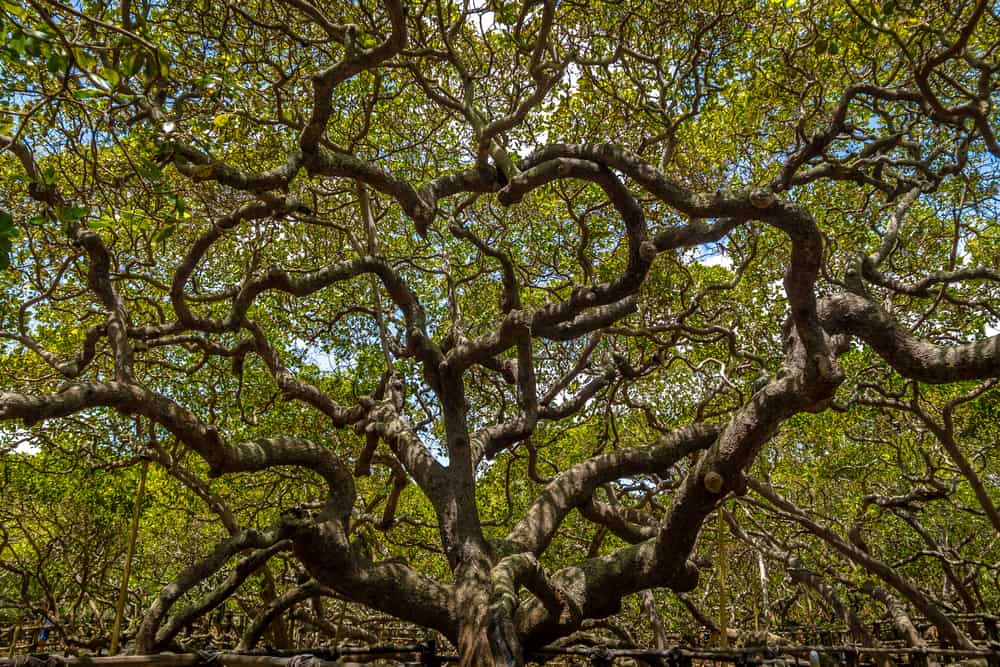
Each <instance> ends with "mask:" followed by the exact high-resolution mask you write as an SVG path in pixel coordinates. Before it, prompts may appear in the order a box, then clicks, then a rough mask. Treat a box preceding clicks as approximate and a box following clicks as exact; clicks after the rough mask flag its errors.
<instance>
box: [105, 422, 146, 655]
mask: <svg viewBox="0 0 1000 667" xmlns="http://www.w3.org/2000/svg"><path fill="white" fill-rule="evenodd" d="M136 429H137V430H138V425H137V426H136ZM148 470H149V461H143V462H142V471H141V472H140V473H139V489H138V490H137V491H136V492H135V511H134V512H133V513H132V529H131V532H130V533H129V537H128V551H127V552H126V554H125V571H124V572H123V573H122V588H121V592H119V594H118V604H117V606H116V607H115V623H114V625H113V626H112V628H111V650H110V654H111V655H115V654H116V653H118V641H119V635H121V631H122V616H123V615H124V613H125V598H126V597H128V580H129V578H130V577H131V576H132V556H133V555H135V542H136V539H137V538H138V537H139V513H140V512H141V511H142V497H143V495H144V494H145V493H146V472H147V471H148Z"/></svg>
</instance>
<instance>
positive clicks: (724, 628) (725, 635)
mask: <svg viewBox="0 0 1000 667" xmlns="http://www.w3.org/2000/svg"><path fill="white" fill-rule="evenodd" d="M716 518H717V519H718V523H717V524H716V530H717V531H718V534H717V535H716V536H717V537H718V538H719V544H718V548H719V551H718V561H719V634H720V635H721V638H722V648H729V619H728V618H727V617H728V615H729V614H728V607H729V594H728V593H729V591H728V590H727V589H726V576H727V575H726V571H727V570H728V569H729V567H728V565H729V563H728V559H729V554H728V553H726V520H725V519H724V518H723V516H722V508H721V507H720V508H719V510H718V512H717V514H716Z"/></svg>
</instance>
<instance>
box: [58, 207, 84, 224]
mask: <svg viewBox="0 0 1000 667" xmlns="http://www.w3.org/2000/svg"><path fill="white" fill-rule="evenodd" d="M88 213H90V209H89V208H85V207H83V206H60V207H59V208H58V209H56V215H58V217H59V219H60V220H62V221H63V222H78V221H80V220H83V218H84V217H85V216H86V215H87V214H88Z"/></svg>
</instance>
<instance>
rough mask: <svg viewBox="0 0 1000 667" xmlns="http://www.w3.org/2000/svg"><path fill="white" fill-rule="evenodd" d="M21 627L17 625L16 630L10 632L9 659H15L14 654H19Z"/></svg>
mask: <svg viewBox="0 0 1000 667" xmlns="http://www.w3.org/2000/svg"><path fill="white" fill-rule="evenodd" d="M20 634H21V625H20V624H17V625H15V626H14V629H13V630H11V631H10V651H9V652H8V653H7V657H8V658H13V657H14V654H15V653H17V640H18V639H19V638H20Z"/></svg>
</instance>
